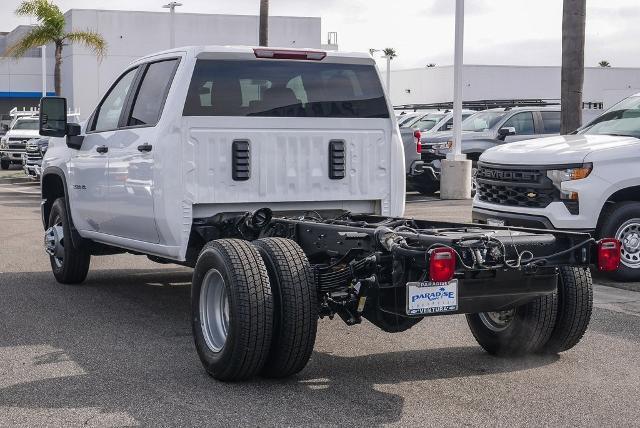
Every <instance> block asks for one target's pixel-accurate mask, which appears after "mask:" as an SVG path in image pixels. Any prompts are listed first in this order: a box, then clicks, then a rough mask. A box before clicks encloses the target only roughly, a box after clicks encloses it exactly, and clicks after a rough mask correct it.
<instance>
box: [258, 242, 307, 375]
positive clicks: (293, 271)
mask: <svg viewBox="0 0 640 428" xmlns="http://www.w3.org/2000/svg"><path fill="white" fill-rule="evenodd" d="M253 244H254V245H255V246H256V247H257V248H258V251H259V252H260V255H261V256H262V259H263V260H264V263H265V265H266V266H267V271H268V272H269V282H270V283H271V289H272V292H273V300H274V322H273V341H272V343H271V350H270V351H269V356H268V358H267V361H266V363H265V365H264V368H263V369H262V375H263V376H265V377H271V378H283V377H287V376H291V375H293V374H295V373H298V372H299V371H301V370H302V369H303V368H304V367H305V366H306V365H307V362H308V361H309V358H310V357H311V353H312V352H313V346H314V344H315V341H316V331H317V328H318V291H317V287H316V284H315V281H314V277H313V273H312V271H311V265H310V264H309V261H308V260H307V256H306V255H305V254H304V252H303V251H302V248H300V246H299V245H298V244H296V243H295V242H294V241H292V240H290V239H283V238H264V239H259V240H257V241H254V242H253Z"/></svg>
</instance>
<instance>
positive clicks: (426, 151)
mask: <svg viewBox="0 0 640 428" xmlns="http://www.w3.org/2000/svg"><path fill="white" fill-rule="evenodd" d="M559 133H560V107H559V106H558V107H513V108H509V107H507V108H497V109H490V110H484V111H481V112H477V113H475V114H473V115H471V116H469V117H468V118H467V119H466V120H465V121H464V122H462V153H465V154H466V155H467V157H468V158H469V159H471V160H472V161H473V162H474V172H475V166H476V165H475V164H476V162H477V161H478V158H479V157H480V155H481V154H482V153H483V152H484V151H485V150H487V149H489V148H491V147H494V146H497V145H500V144H505V143H512V142H515V141H522V140H528V139H532V138H540V137H544V136H551V135H558V134H559ZM452 138H453V133H452V132H441V133H435V134H430V133H425V134H423V135H422V138H421V144H422V160H423V162H424V165H425V166H424V170H425V172H427V173H428V174H426V175H425V179H423V180H421V183H420V185H419V186H415V187H416V188H417V190H419V191H420V192H421V193H426V194H429V193H433V192H435V191H437V190H439V189H440V164H441V161H442V159H444V158H445V157H446V155H447V153H449V152H450V151H451V143H452ZM473 182H474V183H475V180H473ZM474 186H475V184H474Z"/></svg>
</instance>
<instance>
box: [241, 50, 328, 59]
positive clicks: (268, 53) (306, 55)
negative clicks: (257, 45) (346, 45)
mask: <svg viewBox="0 0 640 428" xmlns="http://www.w3.org/2000/svg"><path fill="white" fill-rule="evenodd" d="M253 53H254V54H255V55H256V58H271V59H300V60H307V61H322V60H323V59H324V58H325V57H326V56H327V53H326V52H323V51H305V50H293V49H254V50H253Z"/></svg>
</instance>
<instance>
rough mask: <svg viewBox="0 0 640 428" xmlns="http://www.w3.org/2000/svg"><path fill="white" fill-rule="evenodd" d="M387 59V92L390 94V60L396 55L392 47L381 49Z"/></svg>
mask: <svg viewBox="0 0 640 428" xmlns="http://www.w3.org/2000/svg"><path fill="white" fill-rule="evenodd" d="M382 53H384V57H385V58H386V59H387V93H388V94H389V95H391V60H392V59H394V58H395V57H397V56H398V54H397V53H396V50H395V49H394V48H384V49H383V50H382Z"/></svg>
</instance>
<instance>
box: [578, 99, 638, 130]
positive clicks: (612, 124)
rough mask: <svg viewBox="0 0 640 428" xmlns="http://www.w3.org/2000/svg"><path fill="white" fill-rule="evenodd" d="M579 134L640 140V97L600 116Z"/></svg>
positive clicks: (620, 103)
mask: <svg viewBox="0 0 640 428" xmlns="http://www.w3.org/2000/svg"><path fill="white" fill-rule="evenodd" d="M578 134H587V135H622V136H629V137H635V138H640V97H630V98H627V99H625V100H623V101H621V102H619V103H618V104H616V105H614V106H613V107H611V108H610V109H609V110H607V111H606V112H604V113H603V114H602V115H600V116H598V117H597V118H596V119H594V120H593V121H592V122H590V123H589V124H588V125H586V126H585V127H584V128H582V129H581V130H580V131H578Z"/></svg>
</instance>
